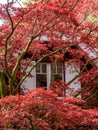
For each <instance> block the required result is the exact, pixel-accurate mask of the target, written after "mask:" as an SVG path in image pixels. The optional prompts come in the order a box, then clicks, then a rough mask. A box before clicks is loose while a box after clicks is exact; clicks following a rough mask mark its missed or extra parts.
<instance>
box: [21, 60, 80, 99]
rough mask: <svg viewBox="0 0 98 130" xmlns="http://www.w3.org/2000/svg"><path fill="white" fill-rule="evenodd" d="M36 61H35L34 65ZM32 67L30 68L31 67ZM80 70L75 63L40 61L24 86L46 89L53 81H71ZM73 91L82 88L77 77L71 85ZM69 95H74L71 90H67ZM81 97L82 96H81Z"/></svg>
mask: <svg viewBox="0 0 98 130" xmlns="http://www.w3.org/2000/svg"><path fill="white" fill-rule="evenodd" d="M34 63H36V61H33V62H32V64H33V65H34ZM29 69H30V68H29ZM79 72H80V69H79V67H77V66H76V64H75V63H72V64H67V62H63V63H60V62H58V63H56V64H55V66H54V64H53V63H51V62H45V61H44V62H40V63H39V64H38V65H37V66H36V67H35V68H34V69H33V70H32V72H31V75H32V76H30V77H28V78H27V79H26V80H25V81H24V83H23V86H25V87H26V88H27V89H30V90H32V89H36V88H39V87H45V89H49V86H50V84H51V81H52V79H53V81H57V82H58V81H63V82H66V83H67V82H69V81H70V80H72V79H73V78H74V77H75V76H76V75H78V74H79ZM69 87H70V88H72V90H73V91H77V90H78V89H80V88H81V83H80V82H79V81H78V79H76V80H75V81H73V82H72V83H71V84H70V85H69ZM66 93H67V96H70V97H71V96H72V93H71V91H68V90H66ZM79 97H80V96H79Z"/></svg>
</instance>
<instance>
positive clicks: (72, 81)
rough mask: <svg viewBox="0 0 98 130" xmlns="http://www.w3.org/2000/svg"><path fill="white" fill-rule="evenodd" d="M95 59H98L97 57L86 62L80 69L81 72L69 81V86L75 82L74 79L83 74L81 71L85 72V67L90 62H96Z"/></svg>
mask: <svg viewBox="0 0 98 130" xmlns="http://www.w3.org/2000/svg"><path fill="white" fill-rule="evenodd" d="M96 59H98V57H96V58H92V59H90V60H88V61H87V62H86V63H85V65H84V67H83V68H82V70H81V71H80V73H79V74H78V75H76V76H75V77H74V78H73V79H72V80H70V81H69V84H70V83H72V82H73V81H74V80H76V79H77V78H78V77H79V76H80V75H81V74H82V73H83V71H84V70H85V68H86V66H87V65H88V64H89V63H90V62H92V61H94V60H96Z"/></svg>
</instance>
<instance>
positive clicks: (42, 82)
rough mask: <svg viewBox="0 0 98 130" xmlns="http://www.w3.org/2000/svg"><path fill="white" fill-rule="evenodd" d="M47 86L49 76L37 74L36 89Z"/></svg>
mask: <svg viewBox="0 0 98 130" xmlns="http://www.w3.org/2000/svg"><path fill="white" fill-rule="evenodd" d="M46 86H47V76H46V74H36V87H37V88H39V87H46Z"/></svg>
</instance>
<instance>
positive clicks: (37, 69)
mask: <svg viewBox="0 0 98 130" xmlns="http://www.w3.org/2000/svg"><path fill="white" fill-rule="evenodd" d="M36 73H40V64H39V65H37V66H36Z"/></svg>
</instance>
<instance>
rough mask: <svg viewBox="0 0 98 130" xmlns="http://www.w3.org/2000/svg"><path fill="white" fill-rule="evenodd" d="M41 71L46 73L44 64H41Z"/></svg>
mask: <svg viewBox="0 0 98 130" xmlns="http://www.w3.org/2000/svg"><path fill="white" fill-rule="evenodd" d="M42 73H46V64H42Z"/></svg>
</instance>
